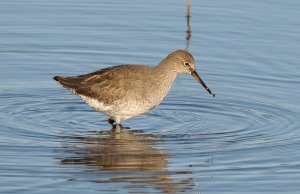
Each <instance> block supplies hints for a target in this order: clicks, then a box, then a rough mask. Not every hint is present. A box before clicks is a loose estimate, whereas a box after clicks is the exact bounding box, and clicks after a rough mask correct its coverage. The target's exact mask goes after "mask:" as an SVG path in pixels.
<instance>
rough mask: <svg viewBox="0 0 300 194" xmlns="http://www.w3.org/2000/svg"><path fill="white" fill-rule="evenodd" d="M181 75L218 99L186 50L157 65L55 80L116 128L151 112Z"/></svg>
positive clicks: (135, 66)
mask: <svg viewBox="0 0 300 194" xmlns="http://www.w3.org/2000/svg"><path fill="white" fill-rule="evenodd" d="M179 74H191V75H192V76H193V77H194V78H195V79H196V80H197V81H198V82H199V83H200V84H201V85H202V86H203V87H204V88H205V89H206V90H207V91H208V92H209V93H210V94H211V95H213V96H215V94H213V93H212V92H211V91H210V89H209V88H208V87H207V86H206V84H205V83H204V82H203V81H202V79H201V78H200V76H199V75H198V73H197V72H196V70H195V60H194V58H193V56H192V55H191V54H190V53H189V52H187V51H185V50H177V51H174V52H172V53H171V54H169V55H168V56H167V57H166V58H165V59H163V60H162V61H161V62H160V63H159V64H158V65H156V66H153V67H148V66H145V65H135V64H132V65H120V66H113V67H108V68H105V69H101V70H98V71H95V72H92V73H89V74H85V75H79V76H74V77H61V76H55V77H54V78H53V79H54V80H56V81H57V82H59V83H60V84H61V85H63V86H64V87H65V88H67V89H69V90H71V91H72V92H73V93H74V94H76V95H78V96H79V97H80V98H82V99H83V100H84V101H85V102H86V103H87V104H88V105H90V106H91V107H92V108H94V109H96V110H97V111H99V112H101V113H104V114H106V115H108V116H110V118H109V119H108V122H109V123H111V124H113V123H115V125H118V126H119V124H120V122H121V120H126V119H130V118H133V117H136V116H139V115H141V114H144V113H146V112H148V111H149V110H151V109H153V108H154V107H156V106H157V105H159V104H160V103H161V102H162V101H163V99H164V98H165V97H166V95H167V94H168V92H169V91H170V89H171V86H172V84H173V82H174V80H175V78H176V77H177V75H179Z"/></svg>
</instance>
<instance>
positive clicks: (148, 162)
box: [61, 129, 193, 193]
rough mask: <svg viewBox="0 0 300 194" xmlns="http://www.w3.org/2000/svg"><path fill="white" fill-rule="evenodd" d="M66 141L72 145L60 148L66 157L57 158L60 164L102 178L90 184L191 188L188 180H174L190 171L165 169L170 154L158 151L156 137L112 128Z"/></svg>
mask: <svg viewBox="0 0 300 194" xmlns="http://www.w3.org/2000/svg"><path fill="white" fill-rule="evenodd" d="M74 140H76V141H74ZM69 142H73V143H70V145H67V146H65V147H64V149H65V152H67V153H65V155H68V157H67V158H63V159H61V164H69V165H70V164H72V165H86V166H90V167H93V168H92V171H93V172H99V176H100V175H101V176H106V177H104V178H105V179H103V177H101V180H100V179H99V180H93V182H96V183H117V182H119V183H120V182H126V183H130V186H129V187H128V186H126V188H146V187H147V188H149V187H152V188H155V189H156V190H159V192H162V193H177V192H183V191H186V190H189V189H191V188H192V186H193V183H192V179H191V178H177V179H175V178H174V177H175V176H174V175H178V174H187V173H190V172H171V171H169V170H168V159H169V158H170V155H169V154H168V153H166V152H165V151H164V150H162V149H159V148H158V147H159V146H160V144H161V139H160V137H159V136H158V135H153V134H145V133H143V132H142V131H134V130H128V129H122V130H120V131H118V132H116V131H115V130H113V129H112V130H110V131H98V132H96V133H95V134H92V135H89V136H87V137H80V136H74V137H72V141H69ZM74 142H76V143H74ZM103 172H105V173H103ZM124 172H126V173H124ZM176 177H177V176H176Z"/></svg>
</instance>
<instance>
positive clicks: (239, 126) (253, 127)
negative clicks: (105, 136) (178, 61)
mask: <svg viewBox="0 0 300 194" xmlns="http://www.w3.org/2000/svg"><path fill="white" fill-rule="evenodd" d="M57 92H58V89H45V90H44V91H39V94H34V91H31V92H30V91H19V92H13V93H9V92H5V93H2V94H1V109H2V111H1V116H2V118H5V121H4V123H3V122H2V124H1V125H2V128H5V127H7V126H10V128H11V129H9V130H2V131H1V133H6V134H4V135H7V136H14V138H16V137H15V136H16V134H13V133H17V134H18V135H19V136H21V137H22V138H24V137H25V139H26V138H40V139H41V140H44V139H47V140H48V141H50V140H54V139H55V138H57V136H58V135H59V134H61V133H68V132H72V133H75V132H84V131H88V130H92V129H95V130H97V129H100V128H102V129H109V128H110V126H109V125H108V124H107V123H106V122H105V119H106V116H104V115H100V114H99V113H97V112H96V111H94V110H93V109H91V108H89V107H88V106H87V105H86V104H85V103H83V102H82V101H81V100H80V99H78V98H77V97H76V96H73V95H71V94H68V92H67V91H66V92H65V93H63V95H58V94H57ZM295 115H296V113H294V112H292V111H291V110H288V109H285V108H283V107H280V106H278V105H272V104H267V103H265V102H257V101H252V100H250V99H241V98H237V97H235V96H226V97H218V98H216V100H213V101H210V100H204V99H201V98H196V97H189V98H188V99H184V100H182V99H177V98H176V96H171V97H169V98H168V99H167V100H166V101H164V102H163V103H162V104H161V105H160V106H159V107H158V108H157V109H154V110H153V111H151V112H150V113H148V114H146V115H144V116H142V117H141V118H136V119H133V120H129V121H125V125H127V126H129V127H130V128H132V129H144V130H145V131H146V132H149V133H159V134H160V135H162V136H163V137H164V138H166V139H168V138H171V139H172V140H173V141H175V142H177V141H180V140H182V138H189V140H190V141H192V140H193V139H197V141H198V140H199V141H201V140H203V141H204V140H210V141H216V142H219V143H221V142H222V143H230V142H231V143H232V142H234V145H235V148H236V149H237V148H238V149H240V148H243V147H247V148H249V147H262V146H264V147H265V146H293V144H294V143H295V142H297V141H298V139H299V134H300V132H299V131H298V130H299V128H298V127H297V126H299V120H298V119H297V118H296V117H295ZM5 122H6V123H9V124H5ZM9 133H11V134H9ZM53 138H54V139H53ZM237 145H238V146H237Z"/></svg>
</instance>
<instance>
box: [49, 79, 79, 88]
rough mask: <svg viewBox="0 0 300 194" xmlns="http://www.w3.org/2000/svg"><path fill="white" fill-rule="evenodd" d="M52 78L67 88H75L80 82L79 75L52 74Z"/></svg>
mask: <svg viewBox="0 0 300 194" xmlns="http://www.w3.org/2000/svg"><path fill="white" fill-rule="evenodd" d="M53 79H54V80H55V81H57V82H58V83H60V84H61V85H62V86H64V87H65V88H68V89H72V90H74V89H77V88H78V86H79V83H80V78H79V77H61V76H54V77H53Z"/></svg>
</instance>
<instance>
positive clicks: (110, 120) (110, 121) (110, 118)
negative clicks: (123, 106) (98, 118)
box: [107, 117, 116, 124]
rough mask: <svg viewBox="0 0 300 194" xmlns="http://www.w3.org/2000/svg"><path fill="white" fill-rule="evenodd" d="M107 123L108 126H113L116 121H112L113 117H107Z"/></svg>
mask: <svg viewBox="0 0 300 194" xmlns="http://www.w3.org/2000/svg"><path fill="white" fill-rule="evenodd" d="M107 122H108V123H109V124H114V122H116V121H115V120H114V119H113V117H109V118H108V119H107Z"/></svg>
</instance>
